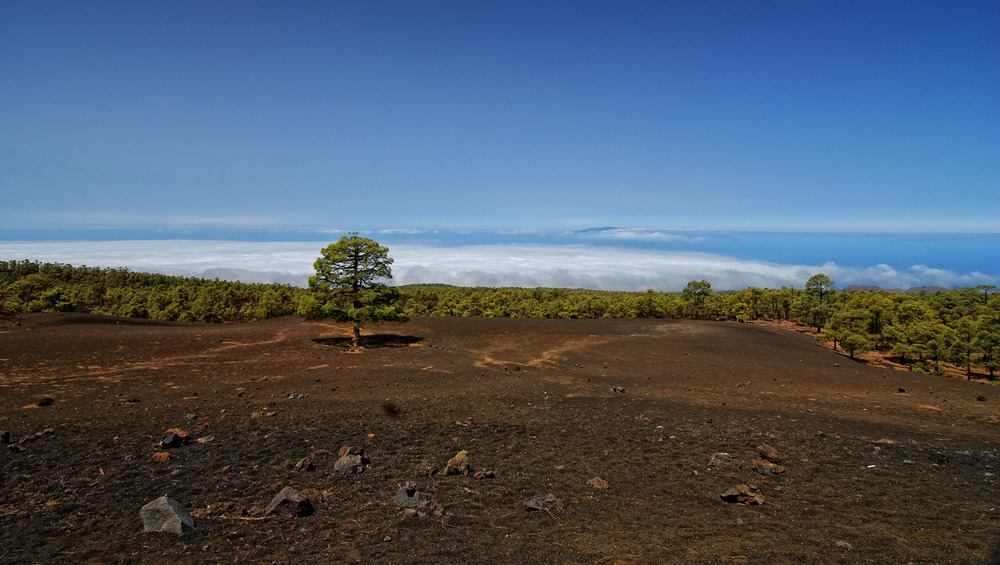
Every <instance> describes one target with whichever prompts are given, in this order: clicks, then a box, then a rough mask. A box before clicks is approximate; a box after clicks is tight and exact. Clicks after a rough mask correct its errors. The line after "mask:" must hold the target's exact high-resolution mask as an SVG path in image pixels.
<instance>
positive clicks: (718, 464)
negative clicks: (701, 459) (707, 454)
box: [708, 453, 733, 469]
mask: <svg viewBox="0 0 1000 565" xmlns="http://www.w3.org/2000/svg"><path fill="white" fill-rule="evenodd" d="M708 465H709V467H714V468H716V469H732V468H733V456H732V455H730V454H728V453H716V454H715V455H713V456H712V460H711V461H709V462H708Z"/></svg>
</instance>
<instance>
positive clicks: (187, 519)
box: [139, 496, 195, 534]
mask: <svg viewBox="0 0 1000 565" xmlns="http://www.w3.org/2000/svg"><path fill="white" fill-rule="evenodd" d="M139 516H141V517H142V528H143V531H146V532H171V533H175V534H181V533H184V531H185V530H193V529H195V527H194V519H193V518H191V514H190V513H188V511H187V509H186V508H184V507H183V506H181V505H180V503H178V502H176V501H173V500H171V499H169V498H167V497H166V496H161V497H160V498H157V499H156V500H154V501H152V502H150V503H149V504H147V505H145V506H143V507H142V510H140V511H139Z"/></svg>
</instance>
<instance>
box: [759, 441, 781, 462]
mask: <svg viewBox="0 0 1000 565" xmlns="http://www.w3.org/2000/svg"><path fill="white" fill-rule="evenodd" d="M757 452H758V453H760V456H761V457H763V458H764V459H767V460H768V461H770V462H771V463H781V454H779V453H778V450H777V449H775V448H773V447H771V446H770V445H767V444H766V443H765V444H764V445H760V446H757Z"/></svg>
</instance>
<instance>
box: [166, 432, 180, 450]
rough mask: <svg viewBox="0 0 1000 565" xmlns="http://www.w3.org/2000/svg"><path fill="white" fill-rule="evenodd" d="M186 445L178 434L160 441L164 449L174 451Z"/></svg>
mask: <svg viewBox="0 0 1000 565" xmlns="http://www.w3.org/2000/svg"><path fill="white" fill-rule="evenodd" d="M182 445H184V440H183V439H181V438H180V436H178V435H177V434H170V435H168V436H167V437H165V438H163V439H162V440H160V447H162V448H164V449H172V448H175V447H180V446H182Z"/></svg>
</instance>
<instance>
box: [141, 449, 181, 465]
mask: <svg viewBox="0 0 1000 565" xmlns="http://www.w3.org/2000/svg"><path fill="white" fill-rule="evenodd" d="M173 458H174V456H173V455H171V454H169V453H167V452H165V451H163V452H160V453H154V454H152V455H150V456H149V459H146V463H166V462H167V461H170V460H171V459H173Z"/></svg>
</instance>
